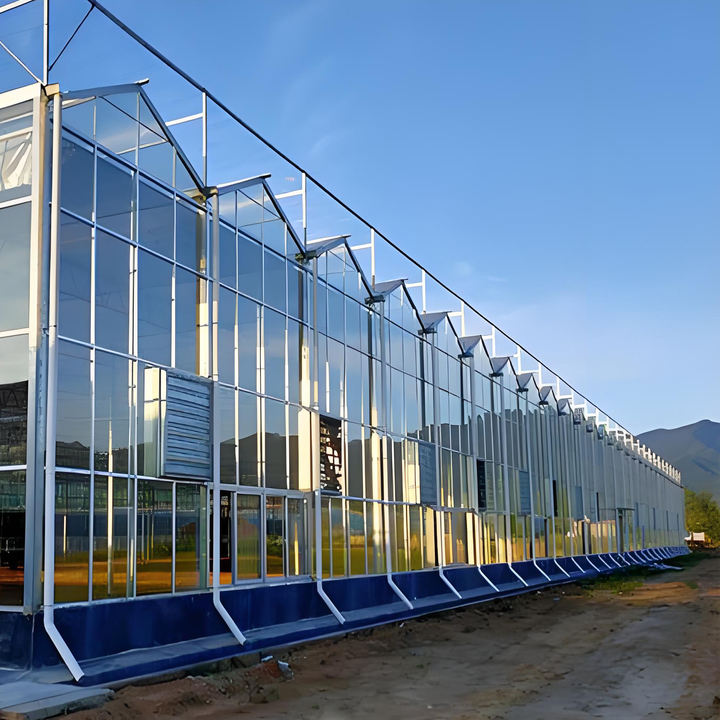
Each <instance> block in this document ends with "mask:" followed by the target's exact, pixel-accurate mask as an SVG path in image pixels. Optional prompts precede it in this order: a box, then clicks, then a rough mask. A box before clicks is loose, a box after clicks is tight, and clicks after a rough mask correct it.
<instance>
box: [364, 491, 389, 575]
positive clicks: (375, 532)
mask: <svg viewBox="0 0 720 720" xmlns="http://www.w3.org/2000/svg"><path fill="white" fill-rule="evenodd" d="M365 524H366V527H367V562H368V572H369V573H370V574H371V575H372V574H377V573H384V572H386V568H385V537H384V535H383V527H384V524H383V510H382V505H381V504H380V503H376V502H369V503H366V504H365Z"/></svg>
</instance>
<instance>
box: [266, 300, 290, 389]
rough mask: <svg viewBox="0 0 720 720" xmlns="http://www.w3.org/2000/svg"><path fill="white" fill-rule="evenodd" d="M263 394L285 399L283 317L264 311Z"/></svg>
mask: <svg viewBox="0 0 720 720" xmlns="http://www.w3.org/2000/svg"><path fill="white" fill-rule="evenodd" d="M264 341H265V393H266V394H267V395H272V396H273V397H276V398H285V316H284V315H280V314H279V313H276V312H273V311H272V310H268V309H265V335H264Z"/></svg>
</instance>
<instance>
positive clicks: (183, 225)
mask: <svg viewBox="0 0 720 720" xmlns="http://www.w3.org/2000/svg"><path fill="white" fill-rule="evenodd" d="M176 223H177V225H176V231H175V232H176V235H175V256H176V260H177V261H178V262H179V263H182V264H183V265H187V266H188V267H190V268H192V269H193V270H198V271H200V272H203V273H204V272H206V271H207V255H206V247H205V213H204V212H203V211H202V210H198V209H196V208H191V207H190V206H189V205H185V203H178V204H177V208H176Z"/></svg>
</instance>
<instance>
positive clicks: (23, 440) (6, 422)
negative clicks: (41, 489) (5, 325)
mask: <svg viewBox="0 0 720 720" xmlns="http://www.w3.org/2000/svg"><path fill="white" fill-rule="evenodd" d="M27 403H28V338H27V335H17V336H15V337H5V338H0V465H24V464H25V462H26V448H27ZM0 507H2V506H1V505H0ZM1 564H2V563H0V565H1ZM0 604H2V603H0Z"/></svg>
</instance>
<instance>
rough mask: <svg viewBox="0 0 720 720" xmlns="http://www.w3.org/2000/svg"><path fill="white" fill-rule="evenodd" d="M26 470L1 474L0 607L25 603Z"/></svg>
mask: <svg viewBox="0 0 720 720" xmlns="http://www.w3.org/2000/svg"><path fill="white" fill-rule="evenodd" d="M24 566H25V471H24V470H21V471H11V472H0V605H22V604H23V571H24Z"/></svg>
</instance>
